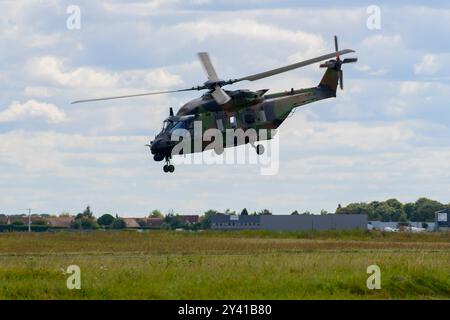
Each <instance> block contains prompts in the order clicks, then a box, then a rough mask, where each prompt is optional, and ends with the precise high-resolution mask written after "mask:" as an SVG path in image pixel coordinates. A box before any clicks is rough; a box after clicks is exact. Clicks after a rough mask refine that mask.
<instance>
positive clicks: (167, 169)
mask: <svg viewBox="0 0 450 320" xmlns="http://www.w3.org/2000/svg"><path fill="white" fill-rule="evenodd" d="M163 171H164V172H166V173H167V172H169V166H168V165H167V164H165V165H164V167H163Z"/></svg>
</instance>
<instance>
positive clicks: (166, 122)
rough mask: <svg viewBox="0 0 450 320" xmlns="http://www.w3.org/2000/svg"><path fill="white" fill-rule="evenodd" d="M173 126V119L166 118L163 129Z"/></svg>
mask: <svg viewBox="0 0 450 320" xmlns="http://www.w3.org/2000/svg"><path fill="white" fill-rule="evenodd" d="M171 126H172V121H169V120H164V122H163V126H162V131H166V130H167V129H169V128H170V127H171Z"/></svg>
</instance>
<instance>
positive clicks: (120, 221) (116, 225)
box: [112, 218, 127, 229]
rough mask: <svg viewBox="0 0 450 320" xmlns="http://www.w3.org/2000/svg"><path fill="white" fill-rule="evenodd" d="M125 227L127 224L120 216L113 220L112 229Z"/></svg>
mask: <svg viewBox="0 0 450 320" xmlns="http://www.w3.org/2000/svg"><path fill="white" fill-rule="evenodd" d="M126 227H127V224H126V223H125V220H123V219H122V218H118V219H114V222H113V224H112V228H113V229H125V228H126Z"/></svg>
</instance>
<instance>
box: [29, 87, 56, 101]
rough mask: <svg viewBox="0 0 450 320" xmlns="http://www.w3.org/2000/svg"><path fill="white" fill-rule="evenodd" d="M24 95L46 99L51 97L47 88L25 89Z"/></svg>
mask: <svg viewBox="0 0 450 320" xmlns="http://www.w3.org/2000/svg"><path fill="white" fill-rule="evenodd" d="M24 93H25V95H26V96H28V97H42V98H48V97H50V96H51V93H50V90H49V88H48V87H39V86H36V87H25V89H24Z"/></svg>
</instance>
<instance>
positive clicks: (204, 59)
mask: <svg viewBox="0 0 450 320" xmlns="http://www.w3.org/2000/svg"><path fill="white" fill-rule="evenodd" d="M334 46H335V52H333V53H330V54H326V55H322V56H319V57H316V58H312V59H308V60H305V61H301V62H298V63H294V64H290V65H287V66H284V67H281V68H277V69H272V70H268V71H265V72H261V73H257V74H253V75H249V76H245V77H241V78H237V79H229V80H223V79H221V78H219V77H218V75H217V72H216V70H215V68H214V66H213V64H212V62H211V59H210V57H209V55H208V53H206V52H200V53H198V58H199V60H200V63H201V65H202V66H203V68H204V70H205V73H206V75H207V78H208V80H207V81H206V82H204V83H203V84H202V85H198V86H195V87H191V88H185V89H178V90H170V91H159V92H150V93H141V94H131V95H122V96H113V97H105V98H95V99H86V100H78V101H74V102H72V104H75V103H84V102H94V101H103V100H112V99H122V98H132V97H142V96H150V95H157V94H168V93H176V92H185V91H201V90H207V91H206V92H205V93H204V94H203V95H202V96H201V97H199V98H196V99H194V100H191V101H189V102H187V103H186V104H184V105H183V106H182V107H181V108H180V109H179V110H178V112H177V113H176V114H174V111H173V108H172V107H171V108H170V109H169V117H168V118H166V119H165V120H164V121H163V126H162V130H161V132H160V133H159V134H157V135H156V137H155V138H154V140H153V141H151V142H150V143H149V144H147V145H146V146H147V147H149V148H150V151H151V154H152V155H153V159H154V160H155V161H165V165H164V167H163V171H164V172H166V173H167V172H170V173H172V172H174V171H175V167H174V166H173V165H172V164H171V162H170V160H171V158H172V155H173V150H174V148H175V146H176V145H177V144H178V143H179V141H176V140H172V134H173V133H174V131H175V130H176V129H185V130H187V131H189V132H192V131H193V130H194V125H193V123H194V122H195V121H198V122H200V123H201V129H202V130H203V132H204V131H206V130H208V129H217V130H219V131H220V132H222V133H225V131H226V130H237V129H241V130H244V131H245V130H249V129H255V130H260V129H277V128H278V127H279V126H280V125H281V124H282V123H283V121H284V120H286V118H287V117H288V116H289V114H291V112H292V111H293V110H294V109H295V108H297V107H299V106H303V105H306V104H309V103H312V102H316V101H320V100H323V99H328V98H334V97H336V92H337V87H338V85H339V86H340V88H341V90H343V89H344V82H343V79H344V77H343V71H342V65H343V64H347V63H355V62H357V61H358V59H357V58H346V59H343V60H342V59H341V56H342V55H345V54H348V53H353V52H355V51H354V50H351V49H344V50H339V46H338V38H337V36H334ZM329 59H330V60H329ZM325 60H327V61H325ZM323 61H325V62H324V63H322V64H320V67H321V68H326V70H325V73H324V75H323V77H322V79H321V81H320V83H319V84H318V86H316V87H312V88H305V89H294V88H292V89H291V90H289V91H284V92H278V93H272V94H267V92H268V91H269V89H261V90H257V91H250V90H247V89H240V90H232V91H230V90H224V89H223V87H224V86H227V85H231V84H234V83H238V82H241V81H257V80H260V79H264V78H268V77H271V76H274V75H277V74H280V73H284V72H287V71H291V70H294V69H298V68H302V67H305V66H308V65H311V64H314V63H318V62H323ZM264 139H265V140H269V139H271V136H266V137H261V136H260V135H259V134H258V133H257V134H256V136H255V137H253V139H248V138H247V137H246V139H245V140H244V141H240V142H239V141H238V142H234V143H233V144H232V145H222V146H221V147H220V148H215V149H214V150H215V152H216V153H217V154H221V153H222V152H223V148H227V147H234V146H237V145H240V144H246V143H251V145H252V146H253V147H254V148H255V150H256V153H257V154H258V155H261V154H263V153H264V147H263V146H262V145H261V144H257V145H255V141H261V140H264ZM190 141H191V143H192V144H193V143H194V135H192V138H190ZM207 148H208V141H202V142H201V149H200V150H199V151H200V152H203V151H205V150H206V149H207ZM194 152H196V151H188V152H186V151H184V154H186V153H194ZM177 154H183V152H181V153H177Z"/></svg>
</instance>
